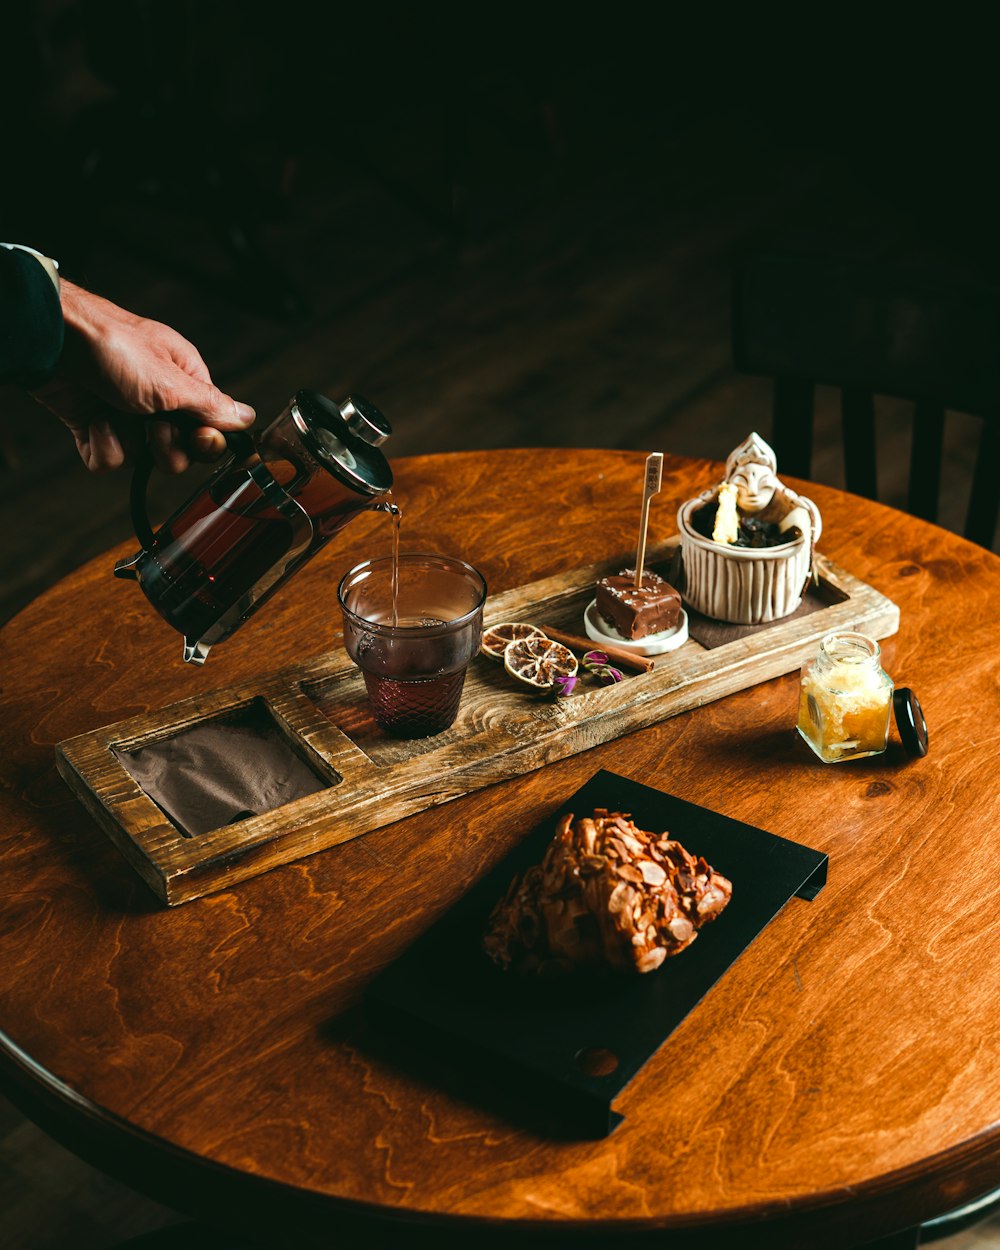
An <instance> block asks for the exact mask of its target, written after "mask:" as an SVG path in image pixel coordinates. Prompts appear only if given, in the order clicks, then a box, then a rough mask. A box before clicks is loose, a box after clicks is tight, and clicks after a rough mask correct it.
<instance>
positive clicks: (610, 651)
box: [539, 625, 653, 673]
mask: <svg viewBox="0 0 1000 1250" xmlns="http://www.w3.org/2000/svg"><path fill="white" fill-rule="evenodd" d="M539 628H540V629H541V630H543V632H544V633H545V636H546V637H547V638H551V639H552V641H553V642H561V643H562V644H563V646H564V647H573V648H574V649H575V650H577V651H581V650H582V651H603V652H604V654H605V655H606V656H607V657H608V659H609V660H615V661H616V662H617V663H618V664H620V665H621V666H622V668H632V669H635V670H636V672H639V673H649V672H651V671H652V669H653V659H652V656H648V655H639V654H638V652H636V651H625V650H624V649H622V648H620V647H616V646H615V645H614V643H613V642H608V643H605V642H592V641H591V639H589V638H581V637H580V635H579V634H567V633H566V632H565V630H562V629H550V628H549V627H548V625H540V626H539Z"/></svg>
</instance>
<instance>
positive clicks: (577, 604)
mask: <svg viewBox="0 0 1000 1250" xmlns="http://www.w3.org/2000/svg"><path fill="white" fill-rule="evenodd" d="M676 542H677V540H676V539H674V540H673V541H672V542H669V543H666V544H663V545H661V546H660V547H658V548H656V549H655V550H653V551H651V552H650V553H649V555H648V562H649V564H650V565H652V566H653V567H656V566H657V564H663V563H665V562H666V561H667V560H668V559H669V558H670V556H671V555H672V554H673V550H674V547H675V546H676ZM625 560H627V557H622V556H618V557H616V558H615V559H612V560H604V561H602V562H600V563H598V564H593V565H589V566H585V567H582V568H578V569H574V570H572V571H571V572H569V573H561V574H558V575H557V576H555V577H551V578H547V579H544V580H541V581H537V582H532V583H530V584H528V585H525V586H519V587H516V588H515V589H513V590H508V591H505V592H503V593H502V594H499V595H495V596H491V597H490V599H489V601H488V603H487V617H486V619H487V623H489V622H491V621H492V622H497V621H505V620H506V621H509V620H527V621H532V622H534V623H536V624H538V625H540V626H541V627H543V628H544V627H545V625H546V624H548V625H550V626H552V627H553V628H562V629H568V630H570V631H571V632H574V633H580V632H582V614H583V609H584V607H585V606H586V604H587V602H589V599H590V598H591V597H592V594H593V590H592V588H593V584H594V582H595V581H596V580H597V579H598V578H599V577H604V576H606V575H608V574H609V573H614V572H617V571H618V570H619V569H620V568H621V567H622V565H623V561H625ZM820 567H821V569H822V572H821V579H820V580H821V584H822V583H824V582H825V583H826V584H827V586H828V587H832V588H833V589H834V591H835V592H837V593H838V594H840V595H846V598H843V599H842V601H841V602H837V603H833V604H831V605H830V606H828V607H826V608H823V609H822V610H820V611H816V612H812V613H809V614H807V615H804V616H801V617H794V618H788V619H786V620H784V621H781V622H778V623H776V624H775V625H774V626H772V627H771V628H769V629H766V630H761V631H760V632H758V633H755V634H751V635H748V636H746V637H744V638H741V639H738V640H737V641H735V642H729V643H726V644H724V645H723V646H719V647H715V648H713V649H712V650H707V649H705V648H703V647H702V646H700V644H698V643H697V642H695V641H693V640H689V641H688V642H686V643H685V644H684V645H683V646H682V647H680V648H679V649H678V650H676V651H673V652H668V653H666V654H665V655H661V656H658V657H656V662H655V668H654V669H653V671H651V672H649V673H637V674H634V675H631V674H630V675H629V676H628V677H627V679H626V680H625V681H623V682H621V683H619V684H617V685H614V686H601V687H587V688H586V690H585V692H584V693H580V694H576V693H574V695H573V696H571V697H570V698H568V699H561V700H559V701H551V700H546V699H541V698H535V697H533V696H532V695H531V694H530V693H525V692H524V691H522V690H520V689H518V688H517V687H515V686H514V683H513V682H512V681H511V680H510V679H509V678H508V677H507V676H506V675H505V674H504V673H503V671H502V669H501V668H500V666H499V665H497V664H495V662H493V661H491V660H489V659H487V658H485V657H483V656H479V657H477V658H476V659H475V660H474V661H473V664H472V665H471V666H470V669H469V675H468V678H467V680H466V688H465V692H464V694H463V700H462V706H461V708H460V710H459V715H458V719H457V720H456V722H455V724H454V725H453V726H452V727H451V728H450V729H448V730H446V731H445V732H444V733H442V734H439V735H438V736H436V737H434V738H425V739H419V740H415V741H413V742H406V741H400V740H396V739H389V738H388V737H387V736H386V735H383V734H381V733H380V732H379V731H378V730H377V729H375V728H374V725H373V722H372V721H371V718H370V715H369V714H368V713H367V701H366V696H365V690H364V683H363V680H362V678H361V676H360V674H359V673H358V671H357V669H355V668H354V666H353V664H352V663H351V661H350V660H349V659H348V658H347V655H346V653H345V652H344V651H343V650H342V649H341V648H338V649H337V650H336V651H333V652H329V653H327V654H324V655H320V656H317V657H315V658H314V659H313V660H311V661H309V662H307V663H305V664H300V665H295V666H293V667H290V668H285V669H281V670H280V671H278V672H275V673H270V674H265V675H263V676H258V675H254V676H253V677H249V678H247V680H246V681H244V682H239V683H237V684H236V685H231V686H227V687H225V688H224V689H221V690H216V691H213V692H211V693H208V694H203V695H196V696H194V697H192V698H189V699H184V700H183V701H181V702H179V703H174V704H171V705H170V706H169V707H166V708H162V709H160V710H158V711H154V712H146V713H143V714H141V715H139V716H133V717H130V718H129V719H128V720H123V721H119V722H117V723H116V724H113V725H108V726H105V727H104V728H101V729H95V730H92V731H90V732H89V733H85V734H80V735H79V736H78V737H75V738H70V739H67V740H66V741H64V742H60V743H59V744H58V745H57V747H56V765H57V767H58V769H59V773H60V775H61V776H62V777H63V779H64V780H65V781H66V783H67V784H68V785H69V787H70V789H71V790H72V791H73V792H74V794H76V795H77V797H78V798H79V799H80V801H81V802H82V803H83V805H84V807H85V808H86V809H87V811H88V812H89V813H90V814H91V815H92V816H93V817H94V819H95V820H96V821H97V822H98V824H99V825H101V827H102V828H103V829H104V830H105V831H106V832H107V833H108V835H109V836H110V838H111V840H112V841H113V842H114V843H115V845H116V846H117V847H118V849H119V850H120V851H121V852H122V853H123V854H124V856H125V858H126V859H127V860H128V861H129V863H130V864H131V865H132V866H133V868H135V870H136V871H137V872H138V873H139V875H140V876H141V877H142V878H143V880H144V881H145V882H146V883H147V884H148V885H149V886H150V888H151V889H152V890H153V892H154V893H155V894H156V896H157V897H158V898H159V899H160V900H161V901H162V902H164V903H166V904H167V905H168V906H173V905H175V904H177V903H183V902H186V901H188V900H189V899H194V898H198V897H200V896H202V895H204V894H209V893H212V892H214V891H217V890H222V889H226V888H228V887H230V886H232V885H235V884H236V883H237V882H239V881H243V880H246V879H247V878H249V877H253V876H256V875H257V874H259V873H261V872H265V871H266V870H267V869H269V868H274V867H277V866H278V865H280V864H286V863H289V862H291V861H292V860H296V859H299V858H301V857H302V856H304V855H311V854H313V853H314V852H315V851H321V850H325V849H327V848H328V847H331V846H335V845H337V844H338V843H340V842H346V841H349V840H350V839H351V838H356V837H359V836H360V835H361V834H365V833H369V832H371V831H372V830H373V829H377V828H380V827H381V826H383V825H388V824H391V823H393V822H394V821H397V820H401V819H403V818H404V817H406V816H410V815H413V814H414V813H415V812H420V811H423V810H425V809H426V808H429V807H434V806H437V805H438V804H442V803H447V802H449V801H450V800H452V799H457V798H461V797H462V796H464V795H466V794H468V793H470V792H471V791H473V790H478V789H480V788H481V787H483V786H488V785H493V784H494V783H496V782H499V781H505V780H507V779H508V778H511V777H516V776H519V775H521V774H523V773H527V772H531V771H533V770H534V769H536V768H541V767H542V766H543V765H545V764H548V763H550V762H552V761H554V760H559V759H564V758H566V757H567V756H570V755H575V754H577V753H578V752H580V751H585V750H588V749H589V748H590V747H594V746H597V745H599V744H600V743H603V742H609V741H611V740H612V739H614V738H618V737H620V736H622V735H623V734H627V733H631V732H632V731H633V730H636V729H642V728H646V727H648V726H650V725H654V724H657V723H658V722H660V721H663V720H666V719H668V718H669V717H671V716H676V715H678V714H679V713H681V712H686V711H690V710H691V709H692V708H695V707H701V706H702V705H703V704H706V703H710V702H712V701H713V700H715V699H720V698H723V697H724V696H725V695H728V694H732V693H734V692H735V691H737V690H744V689H746V688H747V687H749V686H753V685H756V684H757V683H758V682H762V681H767V680H769V679H770V678H772V677H779V676H781V675H782V674H784V673H788V672H791V671H793V670H794V669H797V668H798V667H799V666H800V665H801V664H802V663H803V662H804V661H805V660H807V659H809V658H810V657H811V656H813V655H814V654H815V652H816V649H817V647H818V645H819V641H820V639H821V638H822V637H823V636H824V635H825V634H827V633H830V632H831V631H833V630H858V631H860V632H862V633H865V634H868V635H869V636H871V637H874V638H885V637H888V636H889V635H890V634H893V633H895V632H896V630H897V629H898V627H899V609H898V607H897V606H896V605H895V604H894V603H893V602H892V601H891V600H890V599H887V598H886V597H885V596H884V595H882V594H881V593H880V592H879V591H877V590H875V589H874V588H873V587H871V586H869V585H867V584H866V583H864V582H861V581H859V580H858V579H857V578H854V577H852V576H851V575H850V574H849V573H846V572H844V571H843V570H841V569H839V568H837V567H836V566H835V565H832V564H830V563H829V562H828V561H826V560H822V561H821V564H820ZM595 645H596V644H595ZM577 689H578V690H579V689H580V687H579V686H578V687H577ZM255 700H262V701H263V703H264V704H265V705H266V707H267V708H268V709H269V710H270V712H271V714H272V715H273V717H274V720H275V723H276V724H277V726H278V728H279V729H280V730H281V732H282V733H283V734H284V735H285V736H286V737H287V739H288V740H289V742H290V743H291V745H292V746H293V748H294V749H295V750H296V751H297V752H298V753H299V754H300V755H301V756H302V757H303V758H304V759H305V760H306V761H307V762H308V763H309V764H310V765H311V766H312V767H313V768H314V769H315V770H316V771H317V772H318V773H319V775H320V776H321V777H323V778H324V779H326V780H328V781H329V782H330V785H329V787H328V788H326V789H323V790H321V791H319V792H318V793H315V794H310V795H307V796H305V797H304V798H300V799H296V800H295V801H294V802H292V803H288V804H285V805H284V806H282V807H278V808H276V809H274V810H273V811H270V812H265V813H263V814H262V815H259V816H254V817H252V818H249V819H247V820H244V821H241V822H240V823H238V824H233V825H226V826H223V827H222V828H221V829H214V830H212V831H211V832H209V833H205V834H202V835H200V836H198V837H187V836H185V835H183V834H182V833H181V832H180V831H179V830H178V829H177V828H176V826H175V825H174V824H173V823H172V822H171V821H170V820H169V819H168V818H167V817H166V815H165V814H164V813H163V811H162V810H161V809H160V808H159V807H157V805H156V804H155V803H154V802H153V800H152V799H151V798H150V797H149V796H148V795H147V794H146V793H145V792H144V791H143V790H142V789H141V788H140V787H139V785H138V783H137V782H136V781H135V780H134V779H133V778H132V776H131V775H130V774H129V772H128V771H127V770H126V768H125V767H124V765H123V764H122V763H121V761H120V760H119V759H118V757H117V755H116V754H115V752H116V751H124V752H128V751H134V750H137V749H139V748H140V747H143V746H147V745H148V744H149V743H151V742H155V741H158V740H161V739H163V738H169V737H172V736H173V735H174V734H177V733H179V732H181V731H182V730H184V729H187V728H190V727H191V726H193V725H195V724H197V723H199V722H201V721H205V720H210V719H214V718H215V717H218V716H222V715H225V714H227V713H231V712H233V711H235V710H237V709H239V708H242V707H246V706H247V705H249V704H251V703H253V702H254V701H255ZM324 708H327V709H328V710H329V714H328V712H326V711H324ZM334 714H335V715H336V716H337V718H338V720H339V721H340V724H339V725H338V724H337V723H334V721H333V720H331V718H330V717H331V715H334ZM345 726H346V728H345Z"/></svg>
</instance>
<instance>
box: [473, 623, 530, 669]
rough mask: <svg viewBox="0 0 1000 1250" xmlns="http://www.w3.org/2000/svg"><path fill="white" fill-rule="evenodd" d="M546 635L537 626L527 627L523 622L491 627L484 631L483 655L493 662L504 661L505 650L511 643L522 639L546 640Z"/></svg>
mask: <svg viewBox="0 0 1000 1250" xmlns="http://www.w3.org/2000/svg"><path fill="white" fill-rule="evenodd" d="M544 637H545V634H544V632H543V631H542V630H540V629H539V628H538V626H537V625H526V624H525V623H524V622H523V621H504V623H503V624H502V625H491V626H490V627H489V629H485V630H483V655H488V656H489V657H490V659H491V660H503V653H504V648H505V647H506V646H507V644H508V643H509V642H517V641H518V640H519V639H521V638H544Z"/></svg>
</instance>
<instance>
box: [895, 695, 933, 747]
mask: <svg viewBox="0 0 1000 1250" xmlns="http://www.w3.org/2000/svg"><path fill="white" fill-rule="evenodd" d="M892 710H893V714H894V715H895V717H896V728H897V729H898V730H899V739H900V741H901V742H902V744H903V750H904V751H905V752H906V754H907V755H909V756H911V757H912V758H913V759H919V757H920V756H922V755H926V754H927V721H926V720H925V719H924V713H923V709H922V708H921V706H920V700H919V699H918V698H917V696H916V695H915V694H914V693H913V691H912V690H910V689H909V688H908V687H907V686H902V687H901V688H900V689H899V690H894V691H893V693H892Z"/></svg>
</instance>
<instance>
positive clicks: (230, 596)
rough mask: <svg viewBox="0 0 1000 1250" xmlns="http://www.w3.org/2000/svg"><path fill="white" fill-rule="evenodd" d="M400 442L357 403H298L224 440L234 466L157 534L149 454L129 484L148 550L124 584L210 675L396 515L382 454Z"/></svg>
mask: <svg viewBox="0 0 1000 1250" xmlns="http://www.w3.org/2000/svg"><path fill="white" fill-rule="evenodd" d="M391 433H392V430H391V428H390V426H389V423H388V421H386V419H385V417H383V416H382V414H381V413H380V412H379V410H378V409H377V408H376V407H375V406H374V405H373V404H370V403H369V402H368V401H367V400H365V399H362V398H361V396H359V395H355V396H354V397H353V398H349V399H347V400H345V401H344V403H342V404H335V403H333V402H332V401H331V400H329V399H326V398H325V397H324V396H322V395H319V394H317V393H316V392H315V391H297V392H296V394H295V395H294V397H293V398H292V399H291V400H290V401H289V403H288V406H287V407H286V408H285V410H284V412H282V414H281V415H280V416H279V417H278V418H277V419H276V420H275V421H273V422H272V423H271V424H270V425H269V426H267V428H266V429H264V430H262V431H260V432H257V431H251V432H246V433H238V434H227V435H226V442H227V443H228V445H229V455H228V456H227V457H226V459H225V460H224V461H223V462H222V463H221V464H220V465H219V467H218V469H216V471H215V473H213V475H212V476H211V477H210V478H209V479H208V480H207V481H206V482H205V483H204V485H203V486H202V487H201V488H200V489H199V490H198V491H196V492H195V494H193V495H192V496H191V498H190V499H188V500H187V502H186V503H184V504H182V505H181V507H180V508H179V509H178V510H177V511H176V512H175V513H174V514H173V516H171V517H170V518H169V520H167V521H166V522H164V524H163V525H161V526H160V528H159V530H157V531H156V533H154V532H153V529H152V526H151V525H150V523H149V518H148V515H147V511H146V487H147V485H148V483H149V476H150V473H151V472H152V468H153V458H152V453H151V452H150V451H149V450H147V451H146V453H144V456H143V459H142V461H141V462H140V463H139V464H138V465H137V467H136V469H135V472H134V474H133V477H132V487H131V494H130V501H129V502H130V507H131V513H132V524H133V526H134V528H135V533H136V537H137V538H138V539H139V542H140V543H141V544H142V550H141V551H139V552H137V553H136V554H135V555H134V556H129V557H128V558H127V559H124V560H119V561H118V563H117V564H116V565H115V570H114V572H115V576H116V577H128V578H133V579H134V580H136V581H138V583H139V585H140V586H141V587H142V590H143V592H144V593H145V595H146V598H147V599H148V600H149V601H150V603H151V604H152V605H153V607H154V608H155V609H156V610H157V612H159V614H160V615H161V616H162V617H163V619H164V620H165V621H167V622H169V624H171V625H172V626H173V627H174V629H176V630H178V631H179V632H180V633H181V634H182V635H183V637H184V659H185V660H186V661H188V662H189V663H191V664H204V663H205V660H206V658H207V657H208V652H209V648H210V647H213V646H214V645H215V644H216V643H217V642H221V641H222V640H223V639H224V638H228V637H229V635H230V634H232V633H233V632H234V631H235V630H236V629H238V628H239V627H240V625H242V624H243V622H244V621H245V620H247V619H248V618H249V617H251V616H252V615H253V614H254V612H256V611H257V609H258V608H260V607H261V606H262V605H263V604H264V603H265V602H266V601H267V600H268V599H269V598H270V597H271V595H273V594H274V592H275V591H276V590H277V589H278V588H279V587H280V586H281V585H282V584H283V583H284V582H285V581H287V579H288V578H289V577H291V575H292V574H293V573H294V572H295V571H296V569H299V568H301V567H302V565H303V564H305V562H306V561H307V560H309V559H310V558H311V557H312V556H314V555H315V554H316V552H317V551H319V549H320V548H321V547H322V546H323V545H324V544H325V543H327V542H328V541H329V540H330V539H331V538H332V537H333V535H334V534H336V533H337V531H338V530H341V529H343V527H344V526H345V525H346V524H347V523H348V522H349V521H350V520H352V519H353V518H354V517H355V516H357V515H358V513H359V512H364V511H367V510H370V509H382V510H383V511H393V510H394V509H393V505H392V504H391V503H390V502H388V500H387V498H386V496H387V493H388V491H389V489H390V487H391V486H392V470H391V469H390V468H389V464H388V462H387V461H386V459H385V456H384V455H383V454H382V452H381V451H379V444H380V443H382V442H384V441H385V439H386V438H388V437H389V435H390V434H391Z"/></svg>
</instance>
